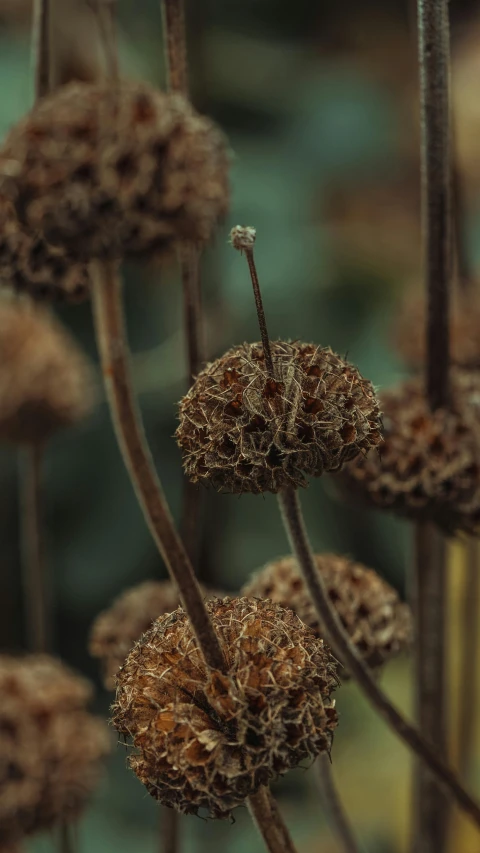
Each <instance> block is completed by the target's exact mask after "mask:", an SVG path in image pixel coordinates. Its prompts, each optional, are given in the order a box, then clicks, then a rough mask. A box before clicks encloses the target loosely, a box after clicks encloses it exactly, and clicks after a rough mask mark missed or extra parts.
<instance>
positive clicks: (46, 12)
mask: <svg viewBox="0 0 480 853" xmlns="http://www.w3.org/2000/svg"><path fill="white" fill-rule="evenodd" d="M50 2H51V0H34V4H33V21H32V55H33V67H34V85H35V100H36V101H38V100H39V99H40V98H43V97H44V95H47V94H48V92H49V91H50V81H51V72H52V69H51V46H52V44H51V43H52V39H51V7H50Z"/></svg>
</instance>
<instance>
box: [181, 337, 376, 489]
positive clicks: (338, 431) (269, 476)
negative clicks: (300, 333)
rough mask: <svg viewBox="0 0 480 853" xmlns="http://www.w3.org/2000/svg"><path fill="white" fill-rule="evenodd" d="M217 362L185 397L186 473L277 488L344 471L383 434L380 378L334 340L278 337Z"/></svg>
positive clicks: (238, 485)
mask: <svg viewBox="0 0 480 853" xmlns="http://www.w3.org/2000/svg"><path fill="white" fill-rule="evenodd" d="M271 350H272V357H273V363H274V370H275V380H274V379H271V378H270V377H269V375H268V373H267V370H266V367H265V359H264V354H263V348H262V345H261V344H242V345H241V346H238V347H234V348H233V349H231V350H229V351H228V352H227V353H226V354H225V355H224V356H223V357H222V358H219V359H217V361H214V362H212V363H211V364H208V365H207V366H206V368H205V369H204V370H203V371H202V372H201V373H200V374H199V376H198V377H197V379H196V381H195V382H194V384H193V386H192V388H191V389H190V390H189V392H188V393H187V395H186V396H185V397H184V398H183V400H182V401H181V403H180V426H179V427H178V429H177V432H176V437H177V441H178V444H179V445H180V447H181V448H182V450H183V453H184V466H185V471H186V474H187V476H188V477H189V478H190V479H191V480H192V481H193V482H195V483H196V482H203V483H206V484H207V483H210V484H212V485H213V486H214V487H215V488H216V489H219V490H223V491H226V492H238V493H241V492H254V493H259V492H266V491H268V492H278V491H279V490H280V489H282V488H284V487H286V486H295V487H298V486H306V485H307V476H313V477H319V476H320V475H321V474H323V473H324V472H325V471H338V470H339V469H340V468H341V467H342V465H343V464H344V463H345V462H347V461H348V460H349V459H353V458H354V457H355V456H356V455H357V454H358V453H360V451H365V450H368V448H370V447H375V446H376V445H378V444H379V443H380V441H381V434H380V427H381V424H380V413H379V409H378V403H377V400H376V397H375V392H374V389H373V386H372V384H371V383H370V382H368V380H366V379H363V377H362V376H361V375H360V373H359V372H358V370H357V369H356V368H355V367H353V365H351V364H349V363H348V362H346V361H344V360H343V359H342V358H340V357H339V356H338V355H335V353H333V352H332V351H331V349H329V348H325V349H323V348H322V347H319V346H316V345H315V344H303V343H298V342H293V343H286V342H284V341H275V342H273V343H272V344H271Z"/></svg>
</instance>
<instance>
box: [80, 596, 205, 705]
mask: <svg viewBox="0 0 480 853" xmlns="http://www.w3.org/2000/svg"><path fill="white" fill-rule="evenodd" d="M217 594H218V593H217ZM212 595H214V593H213V592H211V591H210V592H205V597H206V598H208V597H211V596H212ZM179 606H180V598H179V595H178V592H177V589H176V587H175V586H174V584H173V583H172V582H171V581H145V583H141V584H139V585H138V586H134V587H132V589H127V590H126V591H125V592H123V593H122V594H121V595H119V596H118V598H116V599H115V601H114V602H113V604H112V606H111V607H109V608H108V610H104V611H103V613H100V615H99V616H97V618H96V620H95V622H94V623H93V626H92V630H91V633H90V654H91V655H93V657H96V658H100V660H101V662H102V669H103V682H104V685H105V687H106V689H107V690H113V689H114V687H115V675H116V674H117V672H118V670H119V669H120V667H121V666H122V664H123V663H125V658H126V657H127V655H128V653H129V651H130V649H131V648H132V647H133V646H134V644H135V643H136V642H137V640H139V639H140V637H141V636H142V634H144V633H145V631H146V630H147V629H148V628H150V625H151V624H152V622H153V621H154V620H155V619H157V618H158V617H159V616H163V614H164V613H171V612H172V611H173V610H176V609H177V608H178V607H179Z"/></svg>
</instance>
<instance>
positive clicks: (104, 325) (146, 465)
mask: <svg viewBox="0 0 480 853" xmlns="http://www.w3.org/2000/svg"><path fill="white" fill-rule="evenodd" d="M91 269H92V280H93V283H94V286H93V305H94V317H95V330H96V336H97V345H98V349H99V353H100V358H101V364H102V372H103V377H104V381H105V386H106V391H107V397H108V401H109V405H110V412H111V415H112V419H113V424H114V428H115V432H116V435H117V440H118V443H119V446H120V449H121V452H122V456H123V458H124V461H125V465H126V467H127V469H128V472H129V474H130V478H131V480H132V484H133V486H134V489H135V492H136V494H137V497H138V500H139V503H140V506H141V507H142V510H143V512H144V515H145V518H146V521H147V523H148V525H149V527H150V531H151V533H152V536H153V538H154V539H155V542H156V544H157V546H158V549H159V551H160V553H161V555H162V557H163V559H164V561H165V564H166V566H167V568H168V570H169V573H170V576H171V578H172V580H173V582H174V583H175V584H176V586H177V587H178V590H179V594H180V598H181V601H182V605H183V607H184V608H185V611H186V612H187V614H188V616H189V619H190V621H191V623H192V627H193V631H194V633H195V637H196V639H197V643H198V646H199V649H200V650H201V652H202V654H203V656H204V658H205V661H206V663H207V664H208V666H210V667H212V668H213V669H219V670H224V669H225V660H224V656H223V652H222V648H221V645H220V642H219V640H218V637H217V635H216V634H215V631H214V629H213V625H212V623H211V621H210V617H209V615H208V612H207V609H206V607H205V602H204V600H203V596H202V593H201V590H200V587H199V585H198V581H197V579H196V577H195V574H194V571H193V569H192V565H191V563H190V560H189V559H188V556H187V553H186V551H185V548H184V546H183V544H182V541H181V539H180V537H179V535H178V533H177V531H176V529H175V526H174V523H173V519H172V517H171V515H170V511H169V509H168V505H167V502H166V499H165V496H164V494H163V490H162V487H161V484H160V480H159V478H158V476H157V474H156V472H155V468H154V465H153V461H152V458H151V454H150V450H149V448H148V445H147V441H146V438H145V432H144V429H143V424H142V421H141V416H140V413H139V411H138V408H137V404H136V400H135V398H134V394H133V392H132V388H131V382H130V371H129V357H128V344H127V341H126V332H125V324H124V318H123V307H122V299H121V283H120V279H119V275H118V270H117V266H116V264H114V263H105V264H101V263H99V262H95V263H92V265H91Z"/></svg>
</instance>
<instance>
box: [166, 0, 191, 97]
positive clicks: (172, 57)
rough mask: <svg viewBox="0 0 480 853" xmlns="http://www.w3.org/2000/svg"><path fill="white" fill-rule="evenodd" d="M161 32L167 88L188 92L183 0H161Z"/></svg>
mask: <svg viewBox="0 0 480 853" xmlns="http://www.w3.org/2000/svg"><path fill="white" fill-rule="evenodd" d="M161 6H162V17H163V34H164V41H165V56H166V58H167V63H166V64H167V81H168V88H169V89H170V91H172V92H180V93H181V94H182V95H185V96H187V94H188V66H187V46H186V38H185V10H184V5H183V0H162V3H161Z"/></svg>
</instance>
